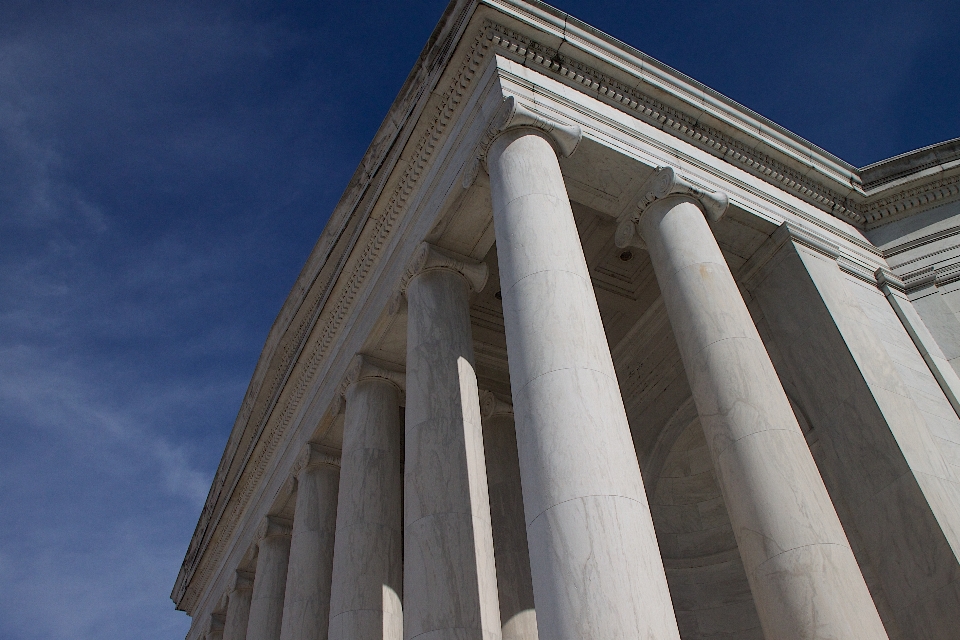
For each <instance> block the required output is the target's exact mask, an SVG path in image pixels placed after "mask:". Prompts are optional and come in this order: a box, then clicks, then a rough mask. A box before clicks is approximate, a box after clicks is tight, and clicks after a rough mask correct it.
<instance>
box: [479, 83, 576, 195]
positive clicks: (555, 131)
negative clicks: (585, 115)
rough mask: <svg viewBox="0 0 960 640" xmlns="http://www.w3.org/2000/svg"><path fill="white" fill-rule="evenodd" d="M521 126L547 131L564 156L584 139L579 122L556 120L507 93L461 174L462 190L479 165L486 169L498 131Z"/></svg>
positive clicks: (560, 153)
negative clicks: (462, 174) (471, 160)
mask: <svg viewBox="0 0 960 640" xmlns="http://www.w3.org/2000/svg"><path fill="white" fill-rule="evenodd" d="M521 127H528V128H532V129H537V130H538V131H540V132H541V133H544V134H546V137H547V138H548V139H549V140H550V142H551V144H552V145H553V148H554V150H555V151H556V152H557V154H558V155H559V156H561V157H564V158H568V157H570V156H571V155H573V152H574V151H576V150H577V147H578V146H579V145H580V140H582V139H583V131H582V130H581V129H580V125H577V124H564V123H561V122H557V121H556V120H553V119H551V118H549V117H547V116H544V115H541V114H539V113H537V112H535V111H533V110H531V109H529V108H527V107H526V106H524V105H522V104H520V102H519V101H517V99H516V98H515V97H514V96H506V97H505V98H504V99H503V102H501V103H500V106H499V107H498V108H497V111H496V112H495V113H494V114H493V117H491V118H490V125H489V126H488V127H487V130H486V132H485V133H484V135H483V138H482V139H481V140H480V144H479V145H478V148H477V154H476V156H475V157H474V159H473V162H472V163H471V164H470V165H468V167H467V170H466V172H465V173H464V176H463V188H464V189H467V188H469V187H470V185H472V184H473V182H474V180H476V178H477V175H478V174H479V172H480V168H481V167H483V168H484V169H486V166H487V153H488V152H489V151H490V147H492V146H493V143H494V141H495V140H496V139H497V138H498V137H500V135H501V134H503V133H506V132H507V131H510V130H513V129H518V128H521Z"/></svg>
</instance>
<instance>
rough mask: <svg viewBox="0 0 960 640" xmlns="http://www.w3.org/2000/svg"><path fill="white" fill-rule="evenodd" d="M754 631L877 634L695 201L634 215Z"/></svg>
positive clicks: (853, 566)
mask: <svg viewBox="0 0 960 640" xmlns="http://www.w3.org/2000/svg"><path fill="white" fill-rule="evenodd" d="M639 227H640V232H641V234H642V236H643V239H644V241H645V242H646V244H647V246H648V248H649V251H650V257H651V262H652V264H653V266H654V270H655V272H656V274H657V281H658V282H659V284H660V290H661V292H662V293H663V297H664V303H665V306H666V309H667V313H668V315H669V317H670V320H671V324H672V326H673V331H674V335H675V336H676V340H677V345H678V347H679V348H680V353H681V357H682V359H683V363H684V368H685V370H686V373H687V377H688V379H689V381H690V387H691V390H692V391H693V397H694V401H695V402H696V405H697V410H698V413H699V416H700V422H701V424H702V426H703V430H704V434H705V437H706V441H707V444H708V446H709V448H710V452H711V456H712V458H713V464H714V467H715V469H716V472H717V478H718V481H719V484H720V487H721V489H722V491H723V496H724V500H725V503H726V507H727V511H728V512H729V515H730V520H731V523H732V524H733V529H734V533H735V535H736V538H737V545H738V548H739V550H740V555H741V557H742V559H743V563H744V567H745V569H746V572H747V577H748V579H749V581H750V585H751V589H752V591H753V596H754V600H755V603H756V607H757V613H758V614H759V616H760V621H761V625H762V627H763V630H764V634H765V635H766V636H767V637H770V638H815V637H824V638H851V639H852V638H862V639H864V640H865V639H867V638H870V639H882V638H886V637H887V635H886V632H885V630H884V628H883V625H882V623H881V621H880V617H879V615H878V613H877V610H876V607H875V606H874V604H873V601H872V599H871V597H870V594H869V591H868V590H867V586H866V584H865V582H864V580H863V577H862V575H861V573H860V570H859V567H858V565H857V562H856V559H855V558H854V555H853V552H852V551H851V549H850V547H849V544H848V542H847V540H846V537H845V535H844V532H843V528H842V527H841V525H840V521H839V518H838V517H837V515H836V513H835V511H834V508H833V505H832V503H831V501H830V497H829V495H828V494H827V491H826V488H825V487H824V485H823V481H822V480H821V478H820V474H819V472H818V470H817V467H816V464H815V462H814V460H813V457H812V455H811V454H810V451H809V449H808V448H807V444H806V441H805V439H804V437H803V434H802V432H801V430H800V427H799V425H798V424H797V421H796V418H795V417H794V415H793V411H792V409H791V407H790V404H789V402H788V400H787V397H786V395H785V393H784V391H783V389H782V387H781V385H780V382H779V380H778V378H777V375H776V372H775V370H774V368H773V365H772V363H771V361H770V359H769V357H768V356H767V353H766V350H765V348H764V346H763V343H762V342H761V340H760V336H759V334H758V333H757V330H756V328H755V326H754V324H753V320H752V319H751V317H750V314H749V312H748V310H747V307H746V304H745V303H744V302H743V299H742V298H741V296H740V292H739V289H738V288H737V285H736V283H735V282H734V279H733V276H732V275H731V273H730V270H729V268H728V266H727V264H726V261H725V260H724V257H723V255H722V254H721V252H720V248H719V246H718V245H717V242H716V240H715V239H714V236H713V234H712V232H711V230H710V227H709V225H708V224H707V221H706V219H705V217H704V214H703V212H702V211H701V209H700V207H699V205H698V203H697V202H696V201H695V200H694V199H692V198H690V197H677V196H672V197H667V198H664V199H661V200H657V201H656V202H654V203H653V204H651V205H650V206H649V207H648V208H647V209H646V211H645V212H644V213H643V215H642V217H641V218H640V223H639Z"/></svg>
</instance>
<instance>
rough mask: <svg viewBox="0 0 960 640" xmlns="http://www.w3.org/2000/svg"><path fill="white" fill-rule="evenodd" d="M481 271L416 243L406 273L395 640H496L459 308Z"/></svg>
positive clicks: (478, 434)
mask: <svg viewBox="0 0 960 640" xmlns="http://www.w3.org/2000/svg"><path fill="white" fill-rule="evenodd" d="M486 277H487V269H486V266H485V265H482V264H477V263H474V262H473V261H470V260H468V259H466V258H461V257H459V256H453V255H452V254H449V253H447V252H444V251H442V250H439V249H437V248H435V247H431V246H430V245H427V244H424V245H422V246H421V247H420V250H419V251H418V252H417V255H416V256H415V258H414V260H413V262H412V264H411V266H410V269H409V270H408V274H407V277H406V278H405V280H406V281H407V285H406V295H407V302H408V312H407V363H406V367H407V369H406V370H407V407H406V443H405V449H406V454H405V455H406V457H405V471H404V567H403V635H404V638H408V639H410V638H417V639H418V640H440V639H445V640H481V639H484V640H497V639H499V638H500V615H499V610H498V606H497V577H496V569H495V565H494V557H493V535H492V533H491V528H490V506H489V501H488V498H487V474H486V467H485V463H484V455H483V433H482V427H481V424H480V401H479V398H478V390H477V377H476V374H475V372H474V359H473V344H472V336H471V331H470V314H469V309H468V303H469V295H470V290H471V289H473V290H474V291H479V290H480V289H481V288H482V287H483V285H484V283H485V281H486Z"/></svg>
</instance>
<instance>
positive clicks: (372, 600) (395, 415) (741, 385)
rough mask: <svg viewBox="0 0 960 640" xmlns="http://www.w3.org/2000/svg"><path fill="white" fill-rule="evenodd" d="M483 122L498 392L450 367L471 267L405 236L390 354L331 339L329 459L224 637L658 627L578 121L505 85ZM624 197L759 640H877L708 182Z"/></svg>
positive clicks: (270, 540)
mask: <svg viewBox="0 0 960 640" xmlns="http://www.w3.org/2000/svg"><path fill="white" fill-rule="evenodd" d="M493 128H494V131H493V133H494V139H493V142H492V144H491V145H490V146H489V147H488V148H487V150H486V153H485V158H484V159H485V163H486V166H487V168H488V171H489V174H490V188H491V199H492V205H493V217H494V229H495V234H496V242H497V253H498V259H499V269H500V290H501V295H502V301H503V315H504V326H505V331H506V342H507V351H508V364H509V371H510V384H511V393H512V400H513V407H512V410H511V409H510V408H509V407H508V406H507V405H505V404H504V403H502V402H500V401H498V400H497V399H496V398H495V397H493V396H492V395H488V394H485V395H484V398H483V400H484V402H483V409H482V408H481V394H480V390H479V389H478V384H477V377H476V373H475V370H474V367H475V363H474V353H473V342H472V336H471V329H470V316H469V298H470V295H471V293H472V292H476V291H479V290H480V289H482V288H483V286H484V284H485V282H486V279H487V268H486V266H485V265H483V264H482V263H478V262H476V261H473V260H470V259H469V258H466V257H464V256H460V255H456V254H453V253H451V252H449V251H446V250H443V249H441V248H438V247H435V246H431V245H429V244H423V245H422V246H421V247H420V248H419V249H418V250H417V252H416V254H415V256H414V258H413V260H412V261H411V264H410V266H409V268H408V269H407V271H406V273H405V275H404V277H403V279H402V282H401V291H402V293H403V294H404V295H405V296H406V299H407V303H408V305H407V309H408V312H407V352H406V370H405V372H403V371H400V370H399V369H398V368H396V367H393V366H392V365H388V364H386V363H382V362H377V361H374V360H372V359H370V358H366V357H363V356H359V357H358V358H357V359H355V361H354V362H353V364H352V365H351V367H350V371H349V373H348V375H347V379H346V381H345V384H344V387H343V389H342V392H343V394H344V396H345V398H346V414H345V418H344V437H343V447H342V458H341V459H340V460H339V462H337V461H336V458H335V457H333V456H332V455H331V453H330V452H326V451H325V450H323V449H321V448H319V447H316V446H315V445H311V446H310V447H308V450H307V451H306V452H305V453H304V456H303V458H302V461H301V462H300V463H298V467H297V471H296V477H297V483H298V494H297V502H296V516H295V518H294V521H293V523H292V528H291V523H289V522H285V521H282V520H280V519H279V518H267V520H265V522H264V525H263V527H262V531H261V536H260V539H259V543H258V558H257V567H256V576H255V579H254V580H253V587H252V590H249V589H247V590H244V589H242V588H241V586H240V585H241V582H242V580H243V581H245V582H244V584H246V582H248V581H249V578H248V576H241V575H240V574H238V576H237V586H236V587H235V588H234V590H233V591H232V592H231V594H230V597H229V603H228V607H227V614H226V618H225V621H224V632H223V633H224V637H225V639H226V640H236V639H237V638H243V635H242V634H241V629H242V628H243V625H242V623H241V622H240V619H241V618H242V617H243V615H244V612H245V611H249V613H248V621H247V624H246V628H245V632H246V638H247V639H248V640H277V639H278V638H279V639H281V640H306V639H308V638H309V639H321V638H327V637H329V638H330V639H331V640H333V639H336V640H345V639H350V640H353V639H357V640H359V639H364V640H372V639H373V638H376V639H377V640H387V639H389V640H400V638H403V639H404V640H412V639H414V638H417V639H421V640H441V639H442V640H474V639H475V640H497V639H499V638H510V639H511V640H536V639H537V638H538V636H542V637H543V638H545V639H547V638H549V639H550V640H580V639H582V638H604V639H605V640H606V639H619V638H623V639H627V638H649V639H657V640H664V639H670V638H673V639H679V637H680V634H679V631H678V628H677V622H676V619H675V616H674V611H673V606H672V603H671V598H670V593H669V590H668V587H667V582H666V577H665V573H664V569H663V564H662V560H661V558H660V554H659V549H658V545H657V540H656V535H655V532H654V527H653V522H652V518H651V515H650V509H649V506H648V504H647V500H646V493H645V491H644V486H643V482H642V478H641V474H640V468H639V464H638V461H637V456H636V452H635V449H634V445H633V440H632V437H631V433H630V429H629V425H628V422H627V417H626V412H625V410H624V404H623V399H622V397H621V394H620V388H619V385H618V382H617V377H616V374H615V371H614V367H613V361H612V358H611V355H610V350H609V347H608V344H607V340H606V335H605V332H604V328H603V324H602V321H601V318H600V312H599V307H598V305H597V300H596V296H595V294H594V290H593V286H592V282H591V278H590V273H589V270H588V268H587V264H586V260H585V258H584V255H583V250H582V247H581V244H580V238H579V234H578V232H577V228H576V224H575V221H574V217H573V212H572V209H571V206H570V202H569V199H568V197H567V193H566V188H565V186H564V181H563V175H562V171H561V168H560V163H559V160H558V154H560V155H565V154H569V153H571V152H572V151H573V149H575V148H576V146H577V142H578V141H579V136H580V133H579V129H577V128H576V127H569V126H562V125H558V124H557V123H552V122H549V121H547V120H545V119H544V118H542V117H540V116H537V115H534V114H532V113H530V112H528V111H526V110H524V109H523V108H522V107H520V106H519V105H517V104H516V103H515V102H513V101H512V100H509V101H507V102H506V103H505V105H504V108H503V110H502V111H501V112H500V113H499V114H498V115H497V116H496V117H495V120H494V125H493ZM643 205H644V207H643V209H642V211H641V213H640V215H638V216H636V217H635V218H633V219H629V220H626V221H624V223H623V224H622V225H621V228H620V229H618V233H617V237H618V243H620V244H624V245H626V244H633V245H642V246H644V247H645V248H646V249H647V251H648V252H649V254H650V258H651V262H652V265H653V268H654V271H655V274H656V278H657V281H658V283H659V285H660V290H661V293H662V295H663V297H664V302H665V306H666V309H667V313H668V315H669V318H670V320H671V324H672V327H673V330H674V335H675V337H676V340H677V344H678V346H679V349H680V354H681V357H682V360H683V364H684V368H685V370H686V374H687V376H688V378H689V381H690V386H691V389H692V391H693V396H694V401H695V403H696V405H697V410H698V413H699V415H700V420H701V423H702V424H703V428H704V431H705V434H706V438H707V442H708V444H709V447H710V451H711V454H712V458H713V464H714V467H715V469H716V471H717V475H718V480H719V483H720V486H721V489H722V492H723V496H724V500H725V503H726V506H727V510H728V512H729V514H730V518H731V521H732V524H733V526H734V530H735V534H736V537H737V544H738V546H739V549H740V554H741V556H742V558H743V562H744V566H745V568H746V570H747V574H748V579H749V582H750V586H751V590H752V592H753V596H754V599H755V601H756V604H757V611H758V614H759V615H760V619H761V623H762V626H763V629H764V633H765V635H766V637H767V638H769V639H771V640H772V639H774V638H776V639H798V640H799V639H801V638H815V637H816V638H820V637H822V638H844V639H847V638H850V639H863V640H867V639H869V640H878V639H882V638H886V634H885V631H884V628H883V626H882V624H881V622H880V618H879V616H878V614H877V611H876V607H875V606H874V604H873V601H872V599H871V597H870V594H869V592H868V591H867V588H866V585H865V583H864V581H863V577H862V575H861V573H860V570H859V567H858V565H857V562H856V559H855V558H854V556H853V553H852V551H851V549H850V545H849V544H848V542H847V539H846V537H845V534H844V531H843V528H842V527H841V525H840V521H839V519H838V517H837V515H836V512H835V510H834V507H833V505H832V503H831V501H830V498H829V496H828V494H827V492H826V489H825V488H824V485H823V481H822V480H821V478H820V475H819V473H818V470H817V467H816V464H815V463H814V460H813V458H812V456H811V454H810V451H809V449H808V448H807V446H806V443H805V441H804V439H803V435H802V433H801V431H800V428H799V426H798V424H797V421H796V419H795V417H794V415H793V412H792V409H791V407H790V405H789V402H788V400H787V398H786V395H785V393H784V391H783V389H782V387H781V385H780V382H779V379H778V377H777V374H776V372H775V371H774V369H773V365H772V364H771V362H770V359H769V357H768V356H767V353H766V351H765V349H764V346H763V343H762V342H761V341H760V338H759V335H758V333H757V330H756V328H755V326H754V324H753V321H752V319H751V317H750V314H749V312H748V311H747V308H746V305H745V304H744V302H743V299H742V297H741V296H740V293H739V290H738V288H737V285H736V283H735V281H734V279H733V276H732V275H731V273H730V271H729V268H728V267H727V265H726V261H725V260H724V258H723V256H722V254H721V252H720V249H719V246H718V245H717V242H716V240H715V238H714V236H713V233H712V231H711V229H710V226H709V224H708V222H707V219H706V217H705V215H708V216H710V217H712V218H714V219H716V218H718V217H719V216H720V215H722V214H723V212H724V210H725V208H726V200H725V198H724V197H723V196H720V195H717V194H710V193H706V192H703V191H702V190H698V189H696V188H694V187H693V186H692V185H689V184H687V183H686V182H684V181H683V180H681V179H680V178H679V177H678V176H677V175H676V174H675V173H674V172H673V171H672V170H669V169H667V170H661V171H660V172H658V173H657V174H656V176H655V178H654V180H653V181H652V182H651V183H650V191H649V194H648V195H647V196H646V198H645V200H644V203H643ZM404 394H405V396H406V398H405V402H401V400H402V396H403V395H404ZM401 404H403V405H404V406H405V414H404V419H403V420H402V421H401ZM511 414H512V418H511V417H510V416H511ZM341 466H342V471H340V468H341ZM521 487H522V492H521V490H520V489H521ZM291 532H292V534H291ZM288 567H289V568H288ZM248 592H249V594H250V595H249V596H246V595H245V594H246V593H248ZM247 598H248V599H247ZM235 599H236V604H234V600H235ZM247 602H249V604H246V603H247ZM534 603H535V604H536V607H535V609H534Z"/></svg>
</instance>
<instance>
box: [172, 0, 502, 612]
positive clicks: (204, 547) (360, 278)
mask: <svg viewBox="0 0 960 640" xmlns="http://www.w3.org/2000/svg"><path fill="white" fill-rule="evenodd" d="M451 6H453V5H451ZM471 11H472V6H469V5H468V6H465V7H464V8H463V9H462V12H461V15H460V16H459V18H457V19H456V27H455V28H454V29H453V30H452V31H451V34H450V38H448V42H447V43H446V44H445V45H442V46H441V49H442V50H443V56H448V55H451V53H452V51H453V49H455V48H456V47H455V46H454V45H455V44H456V43H457V40H456V39H455V38H454V36H457V35H459V34H458V33H457V31H458V29H460V28H461V27H462V26H463V24H464V23H465V21H466V19H467V18H468V17H469V15H470V13H471ZM475 33H476V35H474V36H473V42H472V43H471V44H470V46H469V47H468V49H467V53H466V54H465V55H464V56H463V58H462V59H461V63H460V64H459V67H455V69H457V70H456V71H455V72H453V73H452V74H451V80H450V82H449V83H448V84H447V85H446V87H445V88H444V90H443V92H442V94H440V98H441V99H440V100H439V101H438V102H439V104H438V105H437V106H436V107H435V110H434V111H433V115H432V117H429V118H426V123H427V124H426V126H425V127H424V129H423V133H422V134H421V135H420V136H419V138H417V140H416V142H411V143H408V149H409V153H407V154H405V157H408V158H409V161H408V162H406V163H405V166H404V167H403V169H402V171H401V173H400V177H399V180H398V181H397V182H396V185H395V186H394V187H393V189H392V191H391V192H390V194H389V195H386V196H381V197H380V198H379V202H380V203H384V202H385V206H384V207H383V209H382V213H380V215H378V216H376V217H371V218H370V219H369V220H367V222H366V225H365V228H364V229H363V232H364V234H365V236H366V241H365V242H364V243H363V244H362V245H359V246H356V247H354V248H353V250H352V251H350V252H349V254H350V255H349V263H350V264H344V269H343V270H342V271H341V272H340V273H338V275H337V277H335V278H333V279H332V280H333V281H331V282H330V283H329V284H328V285H327V286H333V285H334V284H336V285H337V291H336V292H333V291H330V292H329V294H328V295H327V296H325V297H323V298H322V299H321V300H318V301H317V304H316V309H315V313H312V314H304V318H305V319H304V320H303V321H301V324H300V326H298V327H297V329H296V330H292V331H291V329H288V330H287V332H289V333H295V334H296V336H297V337H298V338H299V340H298V342H299V345H300V346H299V348H297V349H288V351H287V356H286V358H285V363H286V366H281V367H280V371H278V375H277V376H275V377H274V378H273V380H272V381H271V382H270V387H269V392H270V394H271V396H273V397H274V401H273V402H272V403H268V404H267V405H266V406H264V407H263V409H262V411H261V412H260V414H259V417H258V418H256V419H254V417H253V416H252V415H251V416H250V419H249V422H253V423H258V424H259V426H258V427H257V431H258V434H259V435H258V436H257V437H256V438H255V439H254V442H252V443H251V444H250V446H249V447H248V453H247V457H246V461H245V463H244V464H243V465H242V469H243V475H244V482H243V484H242V485H241V484H235V485H234V487H233V488H232V489H231V490H230V491H229V492H228V494H227V495H226V496H224V495H222V494H223V490H224V483H223V480H222V478H221V474H220V470H218V477H217V478H216V479H215V481H214V486H213V487H211V493H210V495H209V496H208V500H207V504H206V505H205V506H204V510H203V512H202V513H201V518H200V522H198V525H197V529H196V532H195V534H194V538H193V539H192V540H191V544H190V548H189V549H188V552H187V556H186V557H185V559H184V563H183V566H182V568H181V572H180V575H179V576H178V579H177V584H176V585H175V587H174V592H173V594H172V596H171V597H172V598H173V600H174V602H175V603H177V606H178V608H179V609H182V610H185V611H187V612H188V613H189V612H191V611H192V610H193V608H194V606H195V604H196V602H197V599H198V598H199V597H200V595H201V593H202V592H203V588H204V586H205V585H206V584H207V582H208V581H209V579H210V578H211V576H212V573H213V571H215V570H216V569H217V567H219V565H220V562H221V559H222V558H223V556H224V554H225V552H226V550H227V547H228V541H229V540H230V539H231V537H232V535H233V532H234V530H235V529H236V528H237V526H238V525H239V523H240V520H241V518H242V516H243V514H244V512H245V511H246V509H247V506H248V505H249V504H250V501H251V499H252V497H253V495H254V493H255V491H256V488H257V487H258V485H259V484H260V481H261V479H262V477H263V475H264V473H265V471H266V469H267V466H268V463H269V462H270V460H272V458H273V456H274V453H275V451H276V449H277V447H278V445H279V444H280V441H281V440H282V439H283V435H284V434H285V433H286V432H287V431H288V427H289V426H290V423H291V422H292V420H293V419H294V417H295V415H296V414H297V411H298V409H299V407H300V406H302V403H303V400H304V397H305V395H306V393H307V391H308V389H309V388H310V387H311V386H312V383H313V381H314V379H315V376H316V374H317V372H318V370H319V368H320V365H321V363H322V361H324V360H325V358H326V356H327V355H328V354H329V350H330V347H331V346H332V345H333V343H334V342H335V338H336V336H337V335H338V334H339V332H340V330H341V329H342V327H343V325H344V322H345V320H346V317H347V315H348V313H349V312H350V311H351V309H352V308H353V302H354V301H355V299H356V297H357V295H358V293H359V291H360V289H361V288H362V286H363V284H364V282H365V281H366V278H367V275H368V274H369V272H370V270H371V269H372V267H373V265H375V264H376V263H377V261H378V258H379V256H380V254H381V253H382V252H383V250H384V249H385V247H386V246H387V244H388V242H387V241H388V239H389V237H390V236H391V234H392V232H393V231H394V229H395V228H396V224H397V222H398V221H399V219H400V218H401V216H402V214H403V213H404V212H405V210H406V207H407V203H408V201H409V198H410V196H411V195H412V194H413V193H414V191H415V188H416V186H417V185H418V183H419V182H420V180H421V178H422V177H423V175H424V173H425V171H426V169H427V168H428V166H429V164H430V162H431V157H432V155H433V154H434V152H435V151H436V150H437V148H438V145H439V142H440V139H441V138H442V136H443V135H444V133H445V131H446V129H447V127H448V125H449V124H450V122H451V121H452V120H453V119H454V116H455V114H456V113H457V111H458V109H459V107H460V105H461V103H462V99H463V97H464V96H465V94H466V93H467V91H468V90H469V88H470V85H471V83H472V81H473V80H474V78H475V76H476V74H477V72H478V70H479V69H480V68H481V64H482V62H483V60H484V59H485V58H486V57H487V55H488V51H489V46H490V44H489V41H488V40H486V39H485V38H484V37H483V32H482V31H479V32H475ZM463 39H466V38H463ZM468 42H469V40H468ZM444 69H445V65H438V64H434V65H433V66H432V69H431V70H432V71H435V72H436V73H437V74H438V75H439V74H441V73H442V72H443V71H444ZM423 120H424V118H423V117H421V121H423ZM369 177H372V176H369ZM358 204H359V203H358ZM344 262H347V259H345V260H344ZM351 265H352V266H351ZM321 313H326V318H325V320H324V321H323V322H322V323H321V321H320V320H321V319H320V315H321ZM308 336H315V338H313V339H311V340H310V344H311V345H312V349H309V351H307V349H306V346H307V345H306V343H307V340H308ZM295 368H296V370H297V371H296V372H295V371H294V369H295ZM281 390H288V391H289V393H288V395H287V397H286V398H285V399H284V400H283V401H282V402H281V401H280V391H281ZM238 422H239V420H238ZM221 466H223V464H222V463H221ZM224 475H225V474H224ZM238 475H239V474H238ZM215 507H218V509H219V513H215ZM214 530H217V531H218V532H219V536H218V538H217V539H216V540H215V541H213V544H211V541H212V532H213V531H214Z"/></svg>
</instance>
